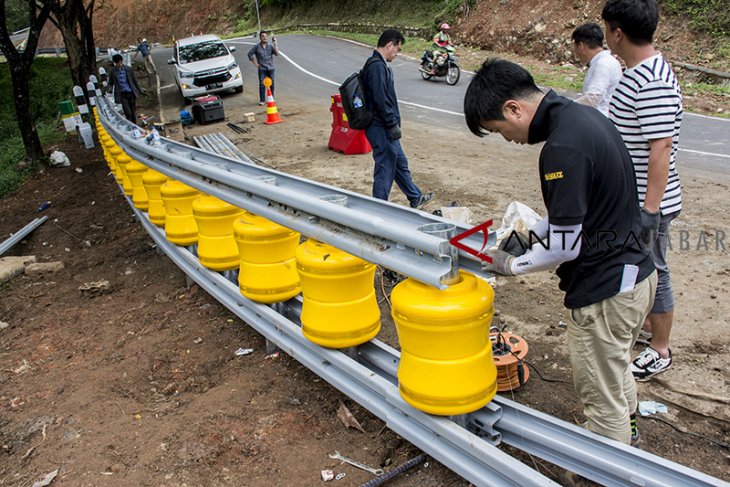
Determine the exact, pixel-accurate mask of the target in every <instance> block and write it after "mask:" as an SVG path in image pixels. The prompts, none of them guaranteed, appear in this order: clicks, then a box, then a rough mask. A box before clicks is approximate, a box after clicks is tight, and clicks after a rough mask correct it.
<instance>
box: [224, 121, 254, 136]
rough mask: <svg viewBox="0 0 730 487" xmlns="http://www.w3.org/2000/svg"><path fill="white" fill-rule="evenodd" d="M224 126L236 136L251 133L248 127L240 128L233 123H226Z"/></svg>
mask: <svg viewBox="0 0 730 487" xmlns="http://www.w3.org/2000/svg"><path fill="white" fill-rule="evenodd" d="M226 126H227V127H228V128H229V129H231V130H233V131H234V132H236V133H238V134H247V133H249V132H250V131H251V129H250V128H248V127H241V126H240V125H236V124H235V123H231V122H228V123H227V124H226Z"/></svg>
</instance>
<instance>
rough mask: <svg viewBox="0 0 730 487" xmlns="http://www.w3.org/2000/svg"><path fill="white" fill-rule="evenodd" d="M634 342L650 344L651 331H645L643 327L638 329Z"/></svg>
mask: <svg viewBox="0 0 730 487" xmlns="http://www.w3.org/2000/svg"><path fill="white" fill-rule="evenodd" d="M636 344H637V345H639V344H640V345H644V346H645V347H648V346H649V345H651V332H650V331H645V330H644V329H643V328H642V329H641V330H639V336H638V338H637V339H636Z"/></svg>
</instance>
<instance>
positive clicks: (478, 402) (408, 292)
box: [391, 271, 497, 416]
mask: <svg viewBox="0 0 730 487" xmlns="http://www.w3.org/2000/svg"><path fill="white" fill-rule="evenodd" d="M391 301H392V303H393V309H392V316H393V320H394V321H395V325H396V329H397V331H398V340H399V342H400V345H401V359H400V365H399V367H398V388H399V390H400V394H401V397H403V399H404V400H405V401H406V402H407V403H408V404H410V405H411V406H413V407H415V408H416V409H419V410H421V411H424V412H427V413H430V414H438V415H444V416H446V415H458V414H466V413H469V412H472V411H476V410H477V409H479V408H481V407H483V406H484V405H485V404H487V403H488V402H489V401H491V400H492V398H493V397H494V394H495V393H496V391H497V368H496V367H495V365H494V361H493V359H492V344H491V341H490V340H489V327H490V325H491V323H492V317H493V316H494V291H493V290H492V287H491V286H490V285H489V284H487V283H486V282H485V281H483V280H481V279H477V278H476V277H475V276H474V275H472V274H469V273H467V272H464V271H461V272H460V273H459V278H458V280H457V282H455V283H454V284H453V285H451V286H449V287H448V288H446V289H443V290H439V289H437V288H435V287H433V286H429V285H427V284H423V283H420V282H418V281H416V280H415V279H406V280H405V281H403V282H401V283H400V284H398V285H397V286H396V287H395V289H394V290H393V293H392V295H391Z"/></svg>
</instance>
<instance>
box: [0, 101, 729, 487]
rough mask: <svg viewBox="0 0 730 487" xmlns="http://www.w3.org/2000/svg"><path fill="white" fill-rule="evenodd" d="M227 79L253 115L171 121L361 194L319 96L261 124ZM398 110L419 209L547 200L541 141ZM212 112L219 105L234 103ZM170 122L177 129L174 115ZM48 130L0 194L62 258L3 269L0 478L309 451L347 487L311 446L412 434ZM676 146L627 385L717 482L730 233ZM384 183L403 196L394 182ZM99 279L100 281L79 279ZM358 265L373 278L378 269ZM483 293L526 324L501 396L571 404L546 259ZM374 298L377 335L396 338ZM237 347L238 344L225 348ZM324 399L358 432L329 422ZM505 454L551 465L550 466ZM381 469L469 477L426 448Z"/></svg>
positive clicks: (225, 464)
mask: <svg viewBox="0 0 730 487" xmlns="http://www.w3.org/2000/svg"><path fill="white" fill-rule="evenodd" d="M237 96H243V97H244V98H243V100H244V102H243V103H244V104H245V105H246V107H245V110H244V111H254V112H256V113H257V116H258V121H257V122H256V123H253V124H248V125H247V127H248V128H250V129H251V131H250V132H249V133H247V134H244V135H236V134H234V133H233V132H232V131H230V130H228V129H226V128H225V126H224V125H223V124H217V125H210V126H205V127H197V126H196V127H193V128H191V129H189V130H187V131H186V135H188V136H192V135H196V134H200V133H202V132H206V131H216V132H217V131H223V132H224V133H225V134H226V135H227V136H228V137H229V138H231V140H233V141H234V142H235V143H236V144H237V145H238V146H239V147H240V148H241V149H242V150H243V151H244V152H247V153H249V154H251V155H253V156H255V157H257V158H259V159H260V160H262V161H263V162H265V163H266V164H268V165H270V166H272V167H274V168H276V169H277V170H280V171H283V172H286V173H289V174H295V175H299V176H303V177H306V178H309V179H313V180H316V181H319V182H323V183H327V184H332V185H335V186H340V187H343V188H346V189H349V190H353V191H357V192H360V193H363V194H369V192H370V185H371V172H372V159H371V156H370V155H369V154H365V155H358V156H348V157H346V156H343V155H340V154H336V153H334V152H331V151H328V150H327V147H326V145H327V140H328V137H329V132H330V128H329V125H330V120H331V119H330V113H329V111H328V109H327V107H312V106H310V105H308V104H306V103H305V102H304V100H300V99H298V98H296V95H294V94H289V93H285V92H281V93H280V92H277V101H278V102H279V109H280V112H281V115H282V117H283V118H284V123H282V124H279V125H275V126H265V125H263V124H261V123H260V121H261V119H262V118H261V117H262V116H263V111H262V108H260V107H258V106H257V105H256V102H257V99H256V98H255V97H256V95H255V94H254V93H248V92H246V93H244V95H237ZM142 110H146V108H144V107H143V108H142ZM410 110H411V109H409V108H408V107H404V108H403V112H404V117H405V120H406V122H405V123H404V127H403V133H404V138H403V145H404V148H405V151H406V153H407V154H408V156H409V160H410V166H411V170H412V172H413V175H414V178H415V180H416V182H417V183H418V184H419V185H420V186H421V187H422V188H424V189H426V190H431V191H435V192H436V198H435V199H434V201H433V202H432V203H430V204H429V205H428V206H427V207H426V211H432V210H436V209H438V208H439V207H440V206H441V205H446V204H448V203H450V202H452V201H458V202H459V203H460V204H461V205H463V206H468V207H469V208H471V209H472V210H473V211H474V214H475V222H481V221H484V220H485V219H488V218H495V219H497V220H499V218H500V217H501V215H502V213H503V212H504V210H505V208H506V207H507V205H508V204H509V203H510V202H511V201H514V200H518V201H522V202H523V203H525V204H527V205H529V206H531V207H533V208H535V209H536V210H537V211H538V212H540V213H543V212H544V208H543V206H542V201H541V197H540V192H539V184H538V177H537V164H536V161H537V154H538V150H539V148H536V147H522V146H515V145H510V144H507V143H506V142H504V141H503V140H501V139H500V138H498V137H486V138H484V139H479V138H476V137H473V136H471V135H469V134H467V133H466V132H465V131H463V130H462V131H457V130H447V129H442V128H438V127H435V126H433V125H431V124H426V123H423V122H419V121H413V120H416V117H413V116H411V115H412V113H411V112H410ZM227 113H228V114H229V117H230V120H229V121H234V122H237V123H238V122H239V121H240V119H241V118H242V115H240V114H239V113H238V112H231V113H229V112H228V110H227ZM240 113H243V111H241V112H240ZM169 133H170V136H171V137H173V138H177V139H179V140H182V139H183V135H184V134H183V132H182V131H181V129H180V128H179V127H178V128H175V127H174V126H170V130H169ZM283 140H285V141H287V142H288V143H286V144H282V143H281V141H283ZM434 141H437V143H435V142H434ZM457 148H458V149H457ZM48 149H49V150H51V149H59V150H62V151H63V152H65V153H66V154H67V155H68V156H69V158H70V160H71V162H72V165H71V167H67V168H58V169H45V170H43V171H41V172H39V173H37V174H36V175H35V176H34V177H33V178H31V179H30V180H29V181H28V182H27V183H26V185H25V186H24V187H23V188H22V190H20V191H18V192H17V193H15V194H12V195H9V196H7V197H6V198H4V200H3V206H2V208H3V210H2V214H0V240H4V239H5V238H7V236H8V235H9V234H10V233H11V232H15V231H17V230H18V229H20V228H21V227H23V226H24V225H25V224H27V223H28V222H30V221H31V220H32V219H34V218H35V217H37V216H38V215H39V214H38V211H37V209H38V206H39V204H40V203H42V202H44V201H51V205H50V207H49V208H48V209H46V210H44V211H43V212H42V213H41V214H43V215H47V216H48V217H49V220H48V221H47V222H46V223H45V224H43V225H42V226H41V227H40V228H38V229H37V230H35V231H34V232H33V233H32V234H31V235H30V236H29V237H27V238H26V239H25V240H24V241H23V242H21V243H20V244H18V245H16V246H15V247H14V248H13V249H12V250H11V251H10V252H9V254H11V255H35V256H36V257H37V258H38V260H39V261H42V262H50V261H62V262H63V263H64V266H65V267H64V269H63V270H61V271H59V272H57V273H55V274H48V275H21V276H19V277H16V278H15V279H13V280H12V281H10V282H8V283H6V284H4V285H3V286H2V287H1V288H0V320H2V321H3V322H6V323H8V324H9V326H8V327H7V328H4V329H0V448H1V449H0V486H29V485H31V484H32V483H33V481H36V480H40V479H41V478H43V476H44V475H46V474H47V473H49V472H51V471H53V470H55V469H59V475H58V477H57V478H56V479H55V480H54V482H53V484H52V485H54V486H97V485H104V486H169V487H173V486H179V487H182V486H229V485H230V486H233V485H251V486H265V485H287V486H311V485H319V484H321V483H322V480H321V479H320V471H321V470H323V469H326V468H332V469H334V471H335V472H336V473H339V472H342V473H346V477H345V478H344V479H342V480H340V481H336V482H334V484H336V485H343V486H355V485H360V484H361V483H363V482H365V481H367V480H369V479H370V478H371V475H370V474H368V473H366V472H363V471H360V470H357V469H355V468H352V467H350V466H347V465H339V464H338V462H334V461H332V460H330V459H329V458H328V457H327V453H330V452H332V451H334V450H338V451H340V452H341V453H343V454H345V455H347V456H350V457H352V458H356V459H358V460H360V461H362V462H364V463H368V464H370V465H373V466H381V467H383V468H385V469H388V468H392V467H393V466H395V465H399V464H401V463H403V462H405V461H406V460H408V459H409V458H412V457H414V456H415V455H417V454H418V453H419V452H418V450H417V449H416V448H415V447H413V446H412V445H410V444H409V443H407V442H406V441H404V440H403V439H401V438H400V437H399V436H398V435H396V434H394V433H393V432H391V431H389V430H388V429H385V428H384V423H383V422H382V421H380V420H378V419H377V418H375V417H373V416H372V415H370V414H369V413H368V412H367V411H366V410H365V409H363V408H361V407H360V406H359V405H357V404H356V403H354V402H353V401H352V400H350V399H348V398H347V397H346V396H344V395H342V394H340V393H339V392H337V391H336V390H335V389H333V388H332V387H331V386H329V385H328V384H327V383H325V382H324V381H323V380H321V379H319V378H318V377H317V376H315V375H314V374H312V373H311V372H309V371H308V370H307V369H305V368H304V367H303V366H301V365H300V364H298V362H296V361H295V360H293V359H291V358H290V357H288V356H287V355H286V354H283V353H282V354H279V355H278V356H269V355H267V353H266V350H265V343H264V340H263V339H262V337H260V336H259V335H257V334H256V333H255V332H253V331H252V329H251V328H250V327H248V326H247V325H246V324H245V323H243V322H241V321H240V320H238V319H237V318H235V317H234V316H233V315H232V314H231V313H230V312H228V311H227V310H226V309H225V308H223V307H222V306H221V305H219V304H218V303H217V302H216V301H215V300H214V299H212V298H211V297H210V296H208V295H207V294H206V293H205V292H203V291H202V290H200V289H198V287H197V286H194V285H193V286H192V287H189V286H187V285H186V281H185V276H184V275H183V274H182V272H181V271H180V270H178V269H177V268H176V267H175V265H174V264H172V263H171V262H170V261H169V260H168V259H167V258H166V257H164V256H161V255H160V254H158V252H157V250H156V248H155V246H154V245H153V242H152V240H151V238H150V237H149V236H148V235H147V234H146V233H145V231H144V230H143V229H142V227H141V226H140V224H139V223H138V222H137V221H135V219H134V216H133V213H132V211H131V210H130V208H129V206H128V204H127V202H126V201H125V199H124V197H123V196H122V194H121V193H120V190H119V187H118V186H117V185H116V183H115V181H114V179H113V178H112V177H111V176H110V175H109V174H108V169H107V166H106V164H105V162H104V160H103V158H102V156H101V153H100V151H99V150H97V149H94V150H83V149H81V148H80V147H79V145H78V144H77V143H76V141H75V140H73V139H69V140H68V141H66V142H65V143H63V144H59V145H58V146H57V147H49V148H48ZM679 165H680V173H681V177H682V181H683V185H684V186H683V189H684V210H683V213H682V215H681V216H680V218H679V219H678V220H676V221H675V223H674V224H673V232H672V245H673V249H672V251H671V252H670V256H669V262H670V265H671V266H672V272H673V279H674V286H675V292H676V298H677V308H676V317H675V326H674V329H673V333H672V349H673V352H674V365H673V368H672V369H671V371H669V372H667V373H665V374H663V376H660V380H656V381H652V382H649V383H645V384H641V385H640V386H639V395H640V400H656V401H659V402H661V403H664V404H666V405H667V406H668V407H669V412H668V413H667V414H663V415H659V416H658V417H657V418H655V419H649V418H640V420H639V428H640V430H641V435H642V448H644V449H645V450H647V451H649V452H652V453H655V454H657V455H660V456H662V457H665V458H667V459H670V460H672V461H676V462H679V463H682V464H684V465H687V466H689V467H691V468H694V469H698V470H700V471H703V472H706V473H708V474H710V475H713V476H715V477H718V478H721V479H723V480H725V481H730V452H729V451H728V446H727V445H728V443H730V426H729V425H730V410H729V409H728V407H727V404H728V402H730V399H728V398H730V373H729V372H728V367H727V364H728V363H729V362H728V359H729V358H730V350H729V347H730V327H728V326H727V325H728V323H727V318H726V317H727V316H728V313H729V312H730V299H728V288H729V286H728V284H730V258H729V257H728V252H727V250H726V248H727V242H722V241H721V240H720V239H718V238H716V237H717V236H718V235H720V234H719V233H718V232H725V234H730V231H729V230H728V208H730V204H728V203H729V202H730V196H729V195H730V192H728V186H729V185H730V178H728V177H725V176H722V175H717V174H709V173H704V172H702V171H698V170H692V169H689V168H685V167H682V161H681V156H680V161H679ZM78 170H81V171H78ZM392 201H394V202H396V203H401V204H404V203H406V201H405V199H404V197H403V195H402V194H401V193H400V192H399V191H398V190H397V189H394V190H393V193H392ZM680 232H684V233H680ZM682 236H686V238H685V240H684V241H685V242H687V245H684V244H682ZM720 236H721V235H720ZM103 279H105V280H107V281H109V288H108V289H107V290H105V291H101V292H97V293H89V292H83V291H81V290H80V289H79V288H80V287H81V286H83V285H84V284H87V283H93V282H98V281H100V280H103ZM375 284H376V289H378V293H379V294H380V292H381V291H380V281H379V277H377V278H376V283H375ZM385 290H386V292H389V291H390V287H387V286H386V287H385ZM495 292H496V307H497V309H498V310H499V316H498V317H496V318H495V320H496V321H498V322H499V323H500V324H503V325H505V326H506V329H507V330H509V331H512V332H514V333H517V334H519V335H521V336H523V337H524V338H525V339H526V340H527V341H528V343H529V346H530V350H529V354H528V357H527V359H528V361H529V363H530V364H531V367H532V369H533V373H532V375H531V378H530V380H529V382H528V383H527V384H526V385H525V387H524V388H522V389H521V390H519V391H515V392H513V393H511V394H508V395H507V397H510V398H511V399H514V400H516V401H518V402H520V403H523V404H526V405H528V406H530V407H533V408H535V409H537V410H540V411H543V412H545V413H548V414H551V415H555V416H557V417H559V418H562V419H564V420H566V421H570V422H576V423H579V422H581V421H582V413H581V408H580V405H579V403H578V400H577V398H576V396H575V394H574V392H573V388H572V385H571V384H570V381H571V371H570V364H569V361H568V358H567V355H566V346H565V337H564V336H563V335H564V334H565V332H564V329H563V328H562V327H561V326H560V322H561V321H563V322H564V321H567V315H566V312H565V310H564V308H563V307H562V295H561V293H560V292H559V291H558V289H557V280H556V277H555V275H554V273H552V272H545V273H540V274H536V275H532V276H527V277H523V278H500V279H499V280H498V281H497V285H496V288H495ZM381 304H382V306H383V308H382V311H383V330H382V332H381V334H380V336H379V338H381V339H383V340H384V341H386V342H388V343H390V344H391V345H393V346H397V336H396V333H395V330H394V327H393V324H392V321H391V320H390V318H389V310H388V308H387V304H386V302H385V301H382V303H381ZM239 347H244V348H253V349H254V350H255V351H254V352H253V353H252V354H250V355H246V356H242V357H237V356H236V355H235V354H234V352H235V351H236V350H237V349H238V348H239ZM636 352H638V349H637V350H636ZM340 403H344V404H345V405H346V406H347V407H348V408H349V409H350V411H351V412H352V413H353V414H354V416H355V417H356V418H357V419H358V421H359V422H360V423H361V424H362V426H363V429H364V431H365V433H364V434H363V433H362V432H359V431H357V430H354V429H348V428H346V427H345V426H344V425H343V423H342V422H340V420H339V419H338V417H337V409H338V407H339V406H340ZM721 444H724V446H721ZM510 453H513V454H515V455H518V457H519V458H520V459H521V460H522V461H524V462H525V463H527V464H529V465H530V466H532V467H533V468H535V469H537V470H539V471H540V472H542V473H543V474H545V475H547V476H549V477H550V478H553V479H557V476H558V474H559V472H560V469H559V468H558V467H555V466H553V465H550V464H547V463H545V462H542V461H540V460H539V459H536V458H531V457H526V456H524V455H520V454H519V453H516V452H513V451H511V450H510ZM390 485H393V486H434V487H436V486H447V485H454V486H461V485H467V482H465V481H464V480H463V479H461V478H459V477H458V476H457V475H455V474H454V473H452V472H450V471H449V470H448V469H446V468H445V467H443V466H441V465H439V464H438V463H437V462H433V461H431V462H430V463H429V465H428V466H423V465H422V466H420V467H418V468H416V469H414V470H412V471H411V472H409V473H408V474H404V475H402V476H400V477H399V478H397V479H395V480H393V481H392V482H391V483H390Z"/></svg>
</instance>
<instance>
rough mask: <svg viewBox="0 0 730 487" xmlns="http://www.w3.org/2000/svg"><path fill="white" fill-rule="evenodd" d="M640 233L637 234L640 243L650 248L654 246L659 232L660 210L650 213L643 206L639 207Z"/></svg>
mask: <svg viewBox="0 0 730 487" xmlns="http://www.w3.org/2000/svg"><path fill="white" fill-rule="evenodd" d="M640 213H641V234H640V235H639V236H640V238H641V241H642V243H643V244H644V245H645V246H646V247H647V248H651V247H653V246H654V242H655V241H656V237H657V234H658V233H659V215H660V212H656V213H652V212H650V211H647V210H646V209H645V208H644V207H642V208H641V212H640Z"/></svg>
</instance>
